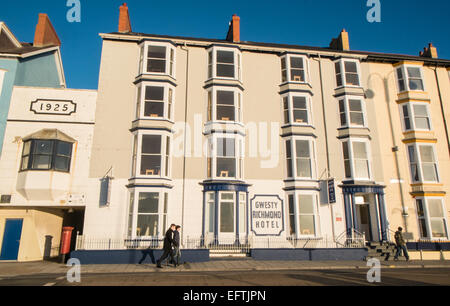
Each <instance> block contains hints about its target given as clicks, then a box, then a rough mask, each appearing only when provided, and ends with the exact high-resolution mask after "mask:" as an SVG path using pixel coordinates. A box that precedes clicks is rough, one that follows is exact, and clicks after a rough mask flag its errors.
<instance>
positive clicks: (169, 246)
mask: <svg viewBox="0 0 450 306" xmlns="http://www.w3.org/2000/svg"><path fill="white" fill-rule="evenodd" d="M174 231H175V224H171V225H170V228H169V229H168V230H167V232H166V236H165V237H164V245H163V250H164V252H163V254H162V256H161V258H159V260H158V261H157V262H156V267H157V268H162V267H161V262H162V261H163V260H164V259H166V258H167V256H169V255H170V259H171V261H173V260H174V259H173V234H174Z"/></svg>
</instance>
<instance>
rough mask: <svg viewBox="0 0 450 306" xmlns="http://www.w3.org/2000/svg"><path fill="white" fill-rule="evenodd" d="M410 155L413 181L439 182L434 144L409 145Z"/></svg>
mask: <svg viewBox="0 0 450 306" xmlns="http://www.w3.org/2000/svg"><path fill="white" fill-rule="evenodd" d="M408 157H409V164H410V170H411V179H412V181H413V182H433V183H436V182H439V174H438V165H437V161H436V155H435V152H434V146H433V145H428V144H418V143H416V144H411V145H409V146H408Z"/></svg>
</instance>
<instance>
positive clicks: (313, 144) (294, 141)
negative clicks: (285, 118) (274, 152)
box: [284, 136, 317, 180]
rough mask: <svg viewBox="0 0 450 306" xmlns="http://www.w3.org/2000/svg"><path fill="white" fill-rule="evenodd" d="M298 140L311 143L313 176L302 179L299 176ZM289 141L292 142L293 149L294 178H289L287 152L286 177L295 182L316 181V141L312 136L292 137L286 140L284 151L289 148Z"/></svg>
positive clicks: (310, 152)
mask: <svg viewBox="0 0 450 306" xmlns="http://www.w3.org/2000/svg"><path fill="white" fill-rule="evenodd" d="M297 140H303V141H308V142H309V154H310V156H309V157H310V166H311V176H310V177H306V176H305V177H302V176H297V172H298V171H297ZM287 141H290V148H291V166H292V176H289V170H288V169H287V168H288V162H287V152H285V157H286V159H285V161H286V163H285V165H286V177H287V178H288V179H295V180H315V179H316V178H317V158H316V140H315V139H314V138H312V137H310V136H292V137H289V138H287V139H286V140H285V142H284V150H286V148H287Z"/></svg>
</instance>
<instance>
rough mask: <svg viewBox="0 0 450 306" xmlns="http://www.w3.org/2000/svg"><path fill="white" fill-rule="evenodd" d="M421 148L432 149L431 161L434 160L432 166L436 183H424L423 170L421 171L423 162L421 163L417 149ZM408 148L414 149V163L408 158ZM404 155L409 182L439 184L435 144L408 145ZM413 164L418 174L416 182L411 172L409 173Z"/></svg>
mask: <svg viewBox="0 0 450 306" xmlns="http://www.w3.org/2000/svg"><path fill="white" fill-rule="evenodd" d="M422 146H427V147H431V148H432V149H433V159H434V164H435V168H436V181H425V180H424V179H423V169H422V164H423V162H422V158H421V156H420V149H419V147H422ZM410 147H413V148H414V159H415V161H414V163H413V162H412V161H411V156H410V153H409V152H410ZM406 154H407V155H408V162H409V172H410V178H411V181H412V182H413V183H439V182H440V180H441V179H440V173H439V163H438V159H437V154H436V146H435V144H432V143H420V142H419V143H411V144H408V145H407V147H406ZM413 164H415V165H416V167H417V172H418V175H419V179H418V180H416V179H415V178H414V177H413V172H412V171H411V170H412V165H413Z"/></svg>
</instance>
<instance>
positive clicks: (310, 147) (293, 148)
mask: <svg viewBox="0 0 450 306" xmlns="http://www.w3.org/2000/svg"><path fill="white" fill-rule="evenodd" d="M286 159H287V175H288V177H289V178H303V179H305V178H306V179H314V178H315V177H316V173H317V172H316V161H315V142H314V141H313V140H311V139H309V138H308V137H302V138H300V137H294V138H292V139H289V140H286Z"/></svg>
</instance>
